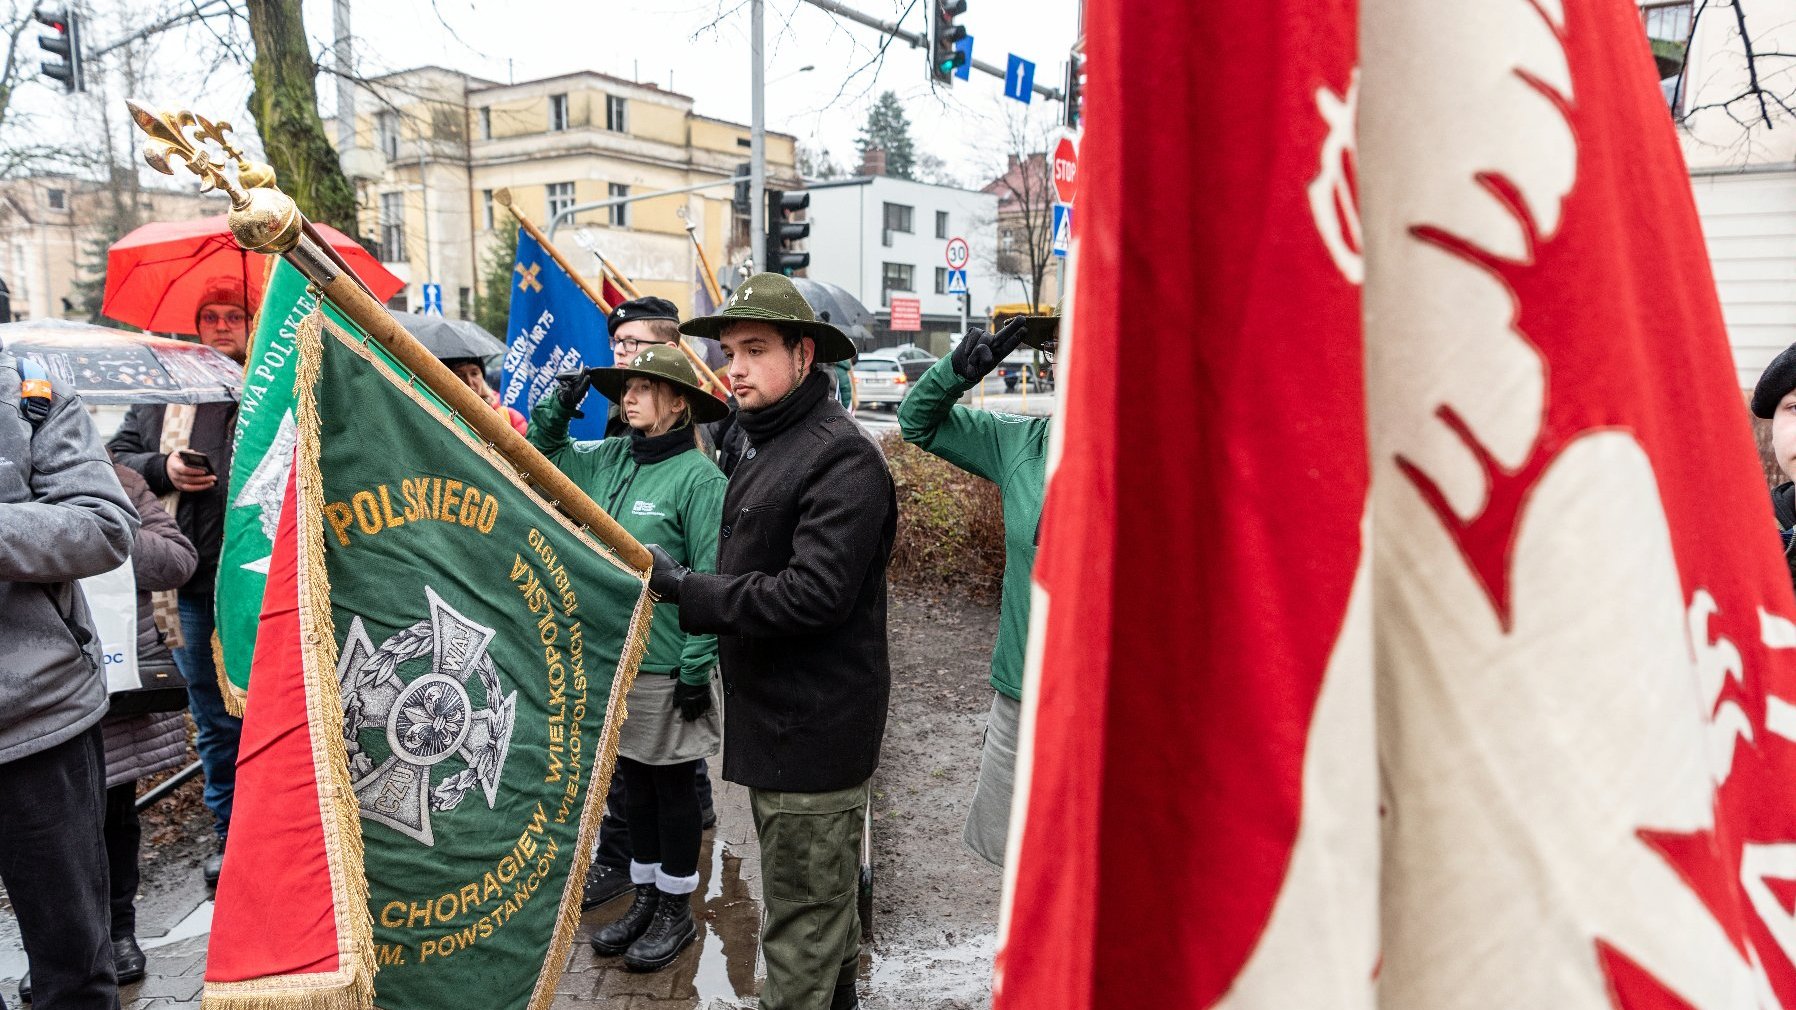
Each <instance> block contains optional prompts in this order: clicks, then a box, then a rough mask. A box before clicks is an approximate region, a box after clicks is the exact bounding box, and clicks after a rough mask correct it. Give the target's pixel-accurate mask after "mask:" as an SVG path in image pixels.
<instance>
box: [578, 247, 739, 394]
mask: <svg viewBox="0 0 1796 1010" xmlns="http://www.w3.org/2000/svg"><path fill="white" fill-rule="evenodd" d="M592 255H593V257H594V258H595V259H597V260H598V261H599V268H600V269H601V270H603V271H605V274H606V276H608V277H610V278H611V283H613V284H616V285H617V286H618V289H619V290H620V291H622V292H623V293H624V294H627V295H629V296H630V297H631V298H641V297H642V292H640V291H638V290H636V284H635V282H634V281H632V280H630V278H629V277H628V276H626V275H625V274H624V272H623V271H622V270H620V269H618V267H617V265H616V264H614V263H612V262H611V261H610V260H608V259H606V258H605V254H604V253H602V252H600V251H598V250H597V249H594V250H592ZM717 304H719V305H722V304H723V302H722V300H719V301H718V303H717ZM678 343H679V345H680V350H682V351H684V352H685V353H686V360H687V361H690V362H692V367H693V368H695V369H697V370H698V374H699V378H700V379H702V380H704V381H705V382H706V383H708V384H709V385H710V386H711V388H712V389H715V390H717V391H718V392H720V393H722V394H723V395H725V396H728V395H729V394H730V387H728V386H726V385H724V384H723V380H722V379H719V378H718V377H717V373H716V372H713V371H712V370H711V366H710V365H707V364H705V359H704V358H703V357H701V356H700V355H699V353H698V352H697V351H695V350H693V349H692V344H691V342H690V341H688V340H687V339H686V338H685V336H684V335H682V336H681V337H680V339H679V341H678Z"/></svg>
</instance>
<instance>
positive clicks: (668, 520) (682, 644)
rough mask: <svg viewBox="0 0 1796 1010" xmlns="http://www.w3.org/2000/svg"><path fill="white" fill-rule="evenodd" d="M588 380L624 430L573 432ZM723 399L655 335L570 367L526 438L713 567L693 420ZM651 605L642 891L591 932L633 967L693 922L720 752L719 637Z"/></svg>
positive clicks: (636, 778) (681, 551)
mask: <svg viewBox="0 0 1796 1010" xmlns="http://www.w3.org/2000/svg"><path fill="white" fill-rule="evenodd" d="M588 386H590V387H592V388H594V389H597V390H598V391H599V392H600V393H601V394H603V395H604V396H605V397H606V398H607V399H609V400H611V401H612V402H613V403H615V404H617V406H618V413H619V414H620V416H622V417H623V419H624V421H625V422H626V423H627V424H628V425H629V426H630V434H629V436H628V437H624V438H606V439H602V440H600V441H596V442H575V441H573V440H572V439H570V438H569V437H568V420H569V419H570V418H572V417H573V416H575V414H576V411H577V409H578V405H579V403H580V401H581V399H582V398H584V397H585V395H586V390H587V388H588ZM727 411H728V408H727V407H725V406H724V405H723V403H722V402H720V401H719V400H718V399H717V398H716V397H713V396H711V395H710V394H708V393H706V392H705V391H704V389H703V387H702V386H700V385H699V378H698V373H697V372H696V371H695V370H694V369H693V367H692V364H691V362H689V361H688V360H687V359H686V356H685V355H684V354H683V353H682V352H681V351H680V349H679V348H677V347H671V346H663V345H655V346H650V347H648V348H646V349H644V350H643V351H642V352H641V353H639V354H637V355H636V356H635V357H634V358H633V359H631V361H630V364H629V365H628V366H627V367H622V368H594V369H586V370H583V371H581V372H579V373H575V374H572V375H568V376H565V377H563V379H562V380H561V388H560V389H558V390H557V391H556V392H555V393H553V394H551V395H549V396H545V397H544V398H543V399H542V401H541V402H540V403H538V404H537V405H536V408H535V410H533V411H532V417H531V424H530V436H529V437H530V441H531V443H532V444H534V445H535V446H536V447H537V448H539V449H541V450H542V451H543V455H545V456H547V457H548V458H549V460H550V462H552V463H554V464H555V465H556V466H557V467H560V468H561V471H562V472H563V473H565V474H567V475H568V477H569V478H570V479H571V480H573V481H574V483H576V484H578V485H579V486H580V487H581V488H582V489H584V490H585V491H586V492H587V493H588V494H590V495H591V496H592V498H593V500H594V501H596V502H598V503H599V504H600V505H601V506H603V507H604V508H605V510H606V511H607V512H609V513H611V515H612V516H613V517H615V518H616V519H617V521H618V523H620V524H621V525H622V526H623V527H624V529H625V530H628V531H629V532H630V534H631V535H632V536H634V537H636V539H637V540H639V541H641V542H643V543H645V544H655V545H657V547H656V549H657V550H660V551H663V552H664V553H665V554H666V555H667V556H670V557H674V558H677V559H679V561H680V562H681V563H682V564H685V565H687V566H689V567H691V568H692V569H693V570H695V571H702V572H709V571H712V570H714V569H715V568H716V562H717V543H718V530H719V527H721V526H722V523H723V496H724V491H725V488H726V486H727V485H728V481H727V480H726V479H725V477H724V476H723V472H722V471H720V470H718V469H717V466H716V464H714V463H712V462H711V459H710V457H709V456H708V455H706V454H705V453H703V452H701V451H699V441H698V425H699V424H703V423H706V422H710V421H716V420H718V419H720V418H722V417H723V416H724V414H725V413H726V412H727ZM656 606H657V608H658V609H659V610H660V612H659V613H657V614H656V615H655V620H654V621H653V623H652V624H651V625H650V630H649V643H648V651H647V652H646V653H644V655H643V657H642V663H641V666H640V668H639V672H638V673H637V675H636V682H635V684H634V686H632V687H631V688H630V693H629V696H628V699H627V704H628V705H629V709H630V718H629V719H627V720H625V722H624V728H623V730H622V731H621V736H620V737H619V740H618V751H617V753H618V758H617V778H620V779H622V780H623V803H622V806H623V808H624V820H625V823H626V826H627V827H628V834H629V847H630V880H631V883H632V884H633V885H634V886H635V891H636V897H635V900H634V901H633V902H632V903H631V905H630V908H629V910H628V911H626V912H624V914H623V915H622V916H621V917H620V918H618V919H617V920H615V921H613V922H611V923H609V924H607V925H605V926H604V927H603V928H601V929H600V930H599V931H598V932H597V933H595V934H593V937H592V946H593V950H594V951H596V952H597V953H599V954H601V955H604V956H607V957H616V956H618V955H620V954H621V955H622V956H623V958H624V964H625V966H626V967H628V968H630V969H632V970H635V971H655V970H658V969H660V968H663V967H665V966H666V965H668V964H669V963H671V962H672V961H673V959H674V958H675V957H677V956H679V953H680V951H681V950H682V949H683V948H684V947H685V946H686V945H687V944H689V943H691V942H692V940H693V939H694V938H696V937H697V935H698V927H697V925H696V924H695V923H694V922H693V918H692V898H691V895H692V892H693V891H694V890H696V889H697V888H698V852H699V842H700V835H701V833H702V831H703V826H702V819H701V818H702V815H701V813H700V803H699V790H698V784H697V781H696V775H697V772H698V766H699V762H700V761H701V760H703V759H704V758H706V757H709V756H711V755H713V754H716V753H717V752H718V749H719V746H720V743H721V740H722V729H723V726H722V716H721V706H722V698H721V696H720V694H719V686H718V679H717V678H716V677H715V676H714V675H713V671H714V668H715V667H716V665H717V638H716V636H714V635H706V634H688V633H686V632H683V631H681V629H680V619H679V615H678V613H677V612H676V611H675V610H674V604H672V603H659V604H657V605H656Z"/></svg>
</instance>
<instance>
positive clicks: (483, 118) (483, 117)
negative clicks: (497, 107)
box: [480, 105, 493, 140]
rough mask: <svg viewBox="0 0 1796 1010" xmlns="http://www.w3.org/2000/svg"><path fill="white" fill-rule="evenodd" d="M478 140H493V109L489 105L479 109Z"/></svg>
mask: <svg viewBox="0 0 1796 1010" xmlns="http://www.w3.org/2000/svg"><path fill="white" fill-rule="evenodd" d="M480 139H481V140H491V139H493V108H492V106H490V105H483V106H481V107H480Z"/></svg>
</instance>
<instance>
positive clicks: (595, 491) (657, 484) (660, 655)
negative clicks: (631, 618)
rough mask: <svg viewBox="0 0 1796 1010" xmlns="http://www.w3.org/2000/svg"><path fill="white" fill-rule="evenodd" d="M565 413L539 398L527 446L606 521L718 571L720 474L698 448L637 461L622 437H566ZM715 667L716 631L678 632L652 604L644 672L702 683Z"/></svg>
mask: <svg viewBox="0 0 1796 1010" xmlns="http://www.w3.org/2000/svg"><path fill="white" fill-rule="evenodd" d="M569 417H570V415H569V413H568V410H567V408H566V407H563V406H562V405H561V400H560V398H559V397H557V396H555V395H554V394H553V393H551V394H550V395H548V396H545V397H543V399H542V401H541V402H540V403H538V404H537V405H536V409H535V410H532V411H531V412H530V434H529V436H528V437H529V439H530V444H531V445H534V446H536V447H537V448H538V449H540V450H542V454H543V455H545V456H547V457H549V462H551V463H554V464H555V465H556V467H558V468H559V469H560V470H561V472H562V473H564V474H567V476H568V479H569V480H571V481H573V482H574V483H575V484H576V485H578V486H579V487H580V489H581V490H583V491H585V492H586V493H587V494H589V495H591V496H592V499H593V501H596V502H598V503H599V506H600V507H601V508H603V509H604V510H605V511H606V512H607V513H609V514H610V515H611V518H613V519H616V520H617V523H618V525H620V526H622V527H623V528H624V529H625V530H626V531H628V532H629V534H630V535H631V536H633V537H635V538H636V539H637V540H639V541H641V542H642V543H645V544H660V545H661V547H662V549H663V550H665V551H667V553H668V554H670V555H672V556H673V559H674V560H675V561H679V562H682V563H684V564H685V565H687V566H688V567H689V568H691V569H692V570H693V571H695V572H715V571H716V570H717V532H718V530H719V529H720V528H721V527H722V526H723V492H724V489H725V488H726V487H727V486H728V485H729V480H728V478H726V477H724V475H723V471H721V470H719V469H717V464H715V463H713V462H711V460H710V459H709V458H708V457H707V456H706V455H705V454H704V453H702V452H699V451H697V447H696V446H695V447H694V450H693V451H691V452H682V453H680V454H679V455H677V456H674V457H672V458H670V459H664V460H662V461H660V462H658V463H650V464H646V465H644V464H639V463H637V462H636V460H635V458H634V457H632V456H631V455H630V437H629V436H628V435H623V436H618V437H616V438H607V439H603V440H601V441H597V442H576V441H574V440H573V439H571V438H569V437H568V434H567V426H568V419H569ZM716 665H717V636H715V635H688V634H686V633H685V632H683V631H681V630H680V612H679V608H677V607H675V606H674V605H673V604H671V603H657V604H655V619H654V622H653V623H652V625H651V626H650V628H649V648H648V652H646V653H645V654H644V655H643V657H642V667H641V668H642V670H643V672H645V673H662V674H665V673H672V672H674V671H676V670H677V671H679V674H680V680H682V681H684V682H685V683H688V684H706V683H709V682H710V680H711V668H712V667H714V666H716Z"/></svg>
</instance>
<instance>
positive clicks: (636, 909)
mask: <svg viewBox="0 0 1796 1010" xmlns="http://www.w3.org/2000/svg"><path fill="white" fill-rule="evenodd" d="M660 893H661V892H659V891H657V890H656V889H655V885H654V884H637V885H636V897H635V899H634V900H632V901H631V902H630V910H629V911H627V912H625V913H624V914H623V916H622V917H621V918H619V919H617V921H615V922H610V923H607V924H606V925H605V927H604V928H602V929H600V930H599V931H598V932H597V933H594V934H593V935H592V949H593V950H594V951H596V952H598V953H599V954H602V955H604V956H605V957H616V956H618V955H619V954H622V953H623V952H624V951H626V950H629V949H630V945H631V944H633V943H635V942H636V939H637V937H640V936H641V935H642V934H644V933H646V932H648V930H649V924H650V923H651V922H653V920H654V918H655V908H656V906H657V905H658V904H659V903H660Z"/></svg>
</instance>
